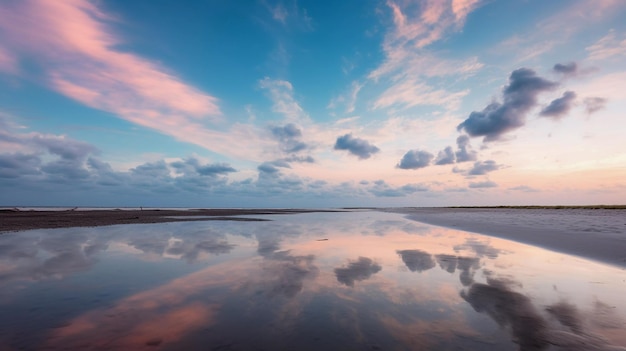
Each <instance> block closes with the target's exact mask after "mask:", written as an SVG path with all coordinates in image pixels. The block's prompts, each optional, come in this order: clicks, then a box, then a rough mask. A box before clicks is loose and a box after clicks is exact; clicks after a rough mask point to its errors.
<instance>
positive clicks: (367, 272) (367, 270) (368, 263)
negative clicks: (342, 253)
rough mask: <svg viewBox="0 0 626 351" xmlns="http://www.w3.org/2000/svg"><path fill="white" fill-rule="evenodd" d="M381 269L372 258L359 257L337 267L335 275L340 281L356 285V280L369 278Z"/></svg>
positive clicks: (348, 284)
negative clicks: (344, 265)
mask: <svg viewBox="0 0 626 351" xmlns="http://www.w3.org/2000/svg"><path fill="white" fill-rule="evenodd" d="M381 269H382V267H381V266H380V265H379V264H378V263H376V262H374V261H373V260H372V259H371V258H367V257H359V259H358V260H356V261H350V262H349V263H348V265H347V266H346V267H340V268H335V276H336V277H337V281H338V282H340V283H342V284H344V285H347V286H354V282H355V281H361V280H365V279H368V278H369V277H371V276H372V275H374V274H376V273H378V272H380V270H381Z"/></svg>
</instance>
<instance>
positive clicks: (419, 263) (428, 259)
mask: <svg viewBox="0 0 626 351" xmlns="http://www.w3.org/2000/svg"><path fill="white" fill-rule="evenodd" d="M396 252H397V253H398V255H400V257H401V258H402V261H403V262H404V264H405V265H406V267H407V268H408V269H409V270H410V271H411V272H423V271H427V270H429V269H431V268H433V267H435V261H434V260H433V257H432V256H431V255H430V254H429V253H428V252H424V251H421V250H398V251H396Z"/></svg>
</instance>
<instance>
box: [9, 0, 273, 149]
mask: <svg viewBox="0 0 626 351" xmlns="http://www.w3.org/2000/svg"><path fill="white" fill-rule="evenodd" d="M0 11H1V13H2V21H0V40H2V42H3V43H4V44H5V45H6V46H5V47H6V48H7V49H10V51H4V50H2V49H0V69H7V68H10V67H13V65H14V64H15V63H14V60H13V58H20V56H24V57H29V58H31V59H33V58H34V59H35V60H36V62H38V63H39V65H40V66H41V68H42V69H43V70H44V72H45V74H46V77H45V82H46V83H47V84H48V85H49V86H50V88H52V89H54V90H56V91H57V92H59V93H61V94H63V95H65V96H68V97H70V98H72V99H74V100H76V101H79V102H81V103H83V104H85V105H87V106H90V107H92V108H95V109H99V110H104V111H108V112H111V113H113V114H115V115H117V116H118V117H120V118H123V119H125V120H128V121H130V122H132V123H135V124H138V125H141V126H144V127H147V128H151V129H154V130H156V131H158V132H161V133H163V134H166V135H170V136H173V137H175V138H176V139H178V140H181V141H184V142H189V143H193V144H196V145H199V146H202V147H205V148H206V149H209V150H212V151H215V152H219V153H222V154H226V155H230V156H235V157H240V158H243V159H247V160H258V159H259V158H260V157H261V155H260V152H259V151H255V152H252V153H251V152H250V150H262V149H263V146H264V145H266V144H267V142H266V141H264V140H261V139H260V137H259V134H261V133H260V132H259V131H257V130H255V128H254V127H252V126H245V125H234V126H232V127H231V128H230V129H229V130H224V131H220V130H214V129H212V128H208V127H207V125H206V124H207V123H213V122H216V121H218V120H219V119H220V116H221V111H220V108H219V106H218V104H217V103H218V99H217V98H215V97H213V96H211V95H209V94H206V93H204V92H202V91H200V90H199V89H197V88H195V87H193V86H191V85H189V84H187V83H185V82H184V81H183V80H182V79H180V78H179V77H177V76H176V75H174V74H173V73H172V72H170V71H169V70H167V69H166V68H165V67H163V66H162V65H161V64H158V63H156V62H153V61H150V60H148V59H145V58H142V57H140V56H138V55H136V54H133V53H129V52H126V51H121V50H119V49H118V47H119V45H120V44H123V40H122V38H120V37H119V35H117V34H116V33H115V32H114V30H113V29H112V26H111V24H112V23H115V22H119V19H117V18H115V17H113V16H111V15H109V14H107V13H104V12H103V11H102V10H101V9H100V8H99V7H97V6H96V5H95V4H94V3H92V2H89V1H86V0H64V1H56V0H25V1H19V2H9V3H3V4H1V5H0ZM233 145H238V146H239V147H233Z"/></svg>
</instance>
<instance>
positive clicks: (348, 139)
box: [335, 134, 380, 160]
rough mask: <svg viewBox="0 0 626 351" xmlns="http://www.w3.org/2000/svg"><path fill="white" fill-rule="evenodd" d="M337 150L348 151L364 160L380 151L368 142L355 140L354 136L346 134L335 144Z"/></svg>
mask: <svg viewBox="0 0 626 351" xmlns="http://www.w3.org/2000/svg"><path fill="white" fill-rule="evenodd" d="M335 150H347V151H348V152H350V153H351V154H353V155H356V156H358V157H359V159H361V160H364V159H368V158H370V157H371V156H372V155H373V154H375V153H377V152H379V151H380V149H379V148H377V147H376V146H374V145H372V144H370V143H369V142H368V141H366V140H363V139H359V138H355V137H353V136H352V134H346V135H343V136H340V137H338V138H337V141H336V142H335Z"/></svg>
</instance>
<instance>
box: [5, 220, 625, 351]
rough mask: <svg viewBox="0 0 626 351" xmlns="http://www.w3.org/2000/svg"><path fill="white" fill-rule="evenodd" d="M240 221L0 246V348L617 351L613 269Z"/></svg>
mask: <svg viewBox="0 0 626 351" xmlns="http://www.w3.org/2000/svg"><path fill="white" fill-rule="evenodd" d="M255 217H258V218H266V219H271V220H272V221H269V222H230V221H228V222H227V221H225V222H216V221H208V222H179V223H165V224H142V225H118V226H109V227H98V228H70V229H55V230H33V231H27V232H21V233H10V234H5V235H2V236H0V311H1V313H0V349H1V350H13V349H16V350H17V349H26V350H39V349H50V350H96V349H119V350H130V349H146V350H195V349H198V350H200V349H201V350H207V349H208V350H279V349H284V350H320V349H325V350H350V349H353V350H365V349H370V350H458V349H461V350H463V349H467V350H515V349H521V350H592V349H597V350H602V349H610V346H611V345H613V346H626V324H625V321H626V299H625V298H624V295H625V294H624V293H625V292H626V271H624V270H623V269H619V268H615V267H612V266H608V265H603V264H599V263H595V262H592V261H587V260H584V259H581V258H578V257H573V256H567V255H563V254H557V253H553V252H550V251H546V250H543V249H540V248H536V247H531V246H527V245H522V244H518V243H514V242H510V241H506V240H502V239H498V238H490V237H486V236H481V235H478V234H473V233H468V232H463V231H458V230H451V229H445V228H441V227H434V226H429V225H425V224H421V223H419V222H414V221H411V220H408V219H405V218H404V217H403V216H402V215H399V214H393V213H380V212H354V213H307V214H294V215H274V216H255ZM538 235H540V233H538Z"/></svg>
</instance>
